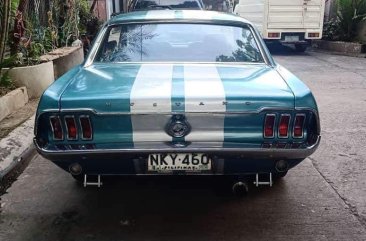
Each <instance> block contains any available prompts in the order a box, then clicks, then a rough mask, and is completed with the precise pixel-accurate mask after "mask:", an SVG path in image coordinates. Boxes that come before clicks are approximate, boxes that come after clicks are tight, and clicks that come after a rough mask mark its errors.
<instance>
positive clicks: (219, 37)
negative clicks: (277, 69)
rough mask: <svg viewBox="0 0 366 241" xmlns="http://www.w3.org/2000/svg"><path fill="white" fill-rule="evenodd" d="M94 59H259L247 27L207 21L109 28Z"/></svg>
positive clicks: (151, 60) (167, 60) (217, 60)
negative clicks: (204, 22) (213, 23)
mask: <svg viewBox="0 0 366 241" xmlns="http://www.w3.org/2000/svg"><path fill="white" fill-rule="evenodd" d="M95 61H97V62H177V61H178V62H253V63H258V62H263V58H262V55H261V53H260V51H259V48H258V45H257V42H256V41H255V38H254V36H253V33H252V31H251V29H249V28H246V27H235V26H223V25H208V24H168V23H166V24H161V23H159V24H131V25H120V26H113V27H110V28H109V29H108V30H107V32H106V36H105V38H104V40H103V42H102V43H101V44H100V46H99V50H98V52H97V56H96V58H95Z"/></svg>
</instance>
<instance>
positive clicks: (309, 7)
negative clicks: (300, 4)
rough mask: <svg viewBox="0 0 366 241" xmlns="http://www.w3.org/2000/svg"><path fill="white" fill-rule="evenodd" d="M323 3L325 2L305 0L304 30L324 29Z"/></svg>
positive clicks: (321, 0) (322, 0)
mask: <svg viewBox="0 0 366 241" xmlns="http://www.w3.org/2000/svg"><path fill="white" fill-rule="evenodd" d="M323 2H324V0H308V1H306V0H304V28H322V24H323V21H322V17H323V14H322V13H323V11H324V7H323V4H324V3H323ZM305 3H306V4H305Z"/></svg>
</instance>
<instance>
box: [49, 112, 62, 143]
mask: <svg viewBox="0 0 366 241" xmlns="http://www.w3.org/2000/svg"><path fill="white" fill-rule="evenodd" d="M52 119H57V121H58V123H59V125H60V128H61V138H58V137H56V135H55V129H54V128H53V124H52ZM49 122H50V126H51V131H52V137H53V140H55V141H63V140H64V130H63V127H62V122H61V118H60V117H59V116H57V115H52V116H50V117H49Z"/></svg>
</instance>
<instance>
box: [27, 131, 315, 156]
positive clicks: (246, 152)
mask: <svg viewBox="0 0 366 241" xmlns="http://www.w3.org/2000/svg"><path fill="white" fill-rule="evenodd" d="M320 139H321V136H318V138H317V140H316V142H315V143H314V144H313V145H312V146H309V147H307V148H301V149H280V148H224V147H220V148H218V147H212V148H210V147H206V148H201V147H200V148H195V147H181V148H173V147H170V148H168V147H162V148H131V149H87V150H47V149H44V148H41V147H39V145H38V144H37V141H36V139H34V144H35V146H36V149H37V151H38V153H39V154H41V155H42V156H43V157H45V158H47V159H50V160H55V159H57V160H62V159H63V158H65V159H71V158H74V159H75V160H76V159H79V158H83V159H89V158H98V157H99V158H103V157H104V158H108V157H110V156H119V155H121V156H123V155H142V154H149V153H172V152H174V153H176V152H178V153H206V154H212V155H218V156H223V157H224V156H234V155H235V156H241V157H242V158H243V159H249V158H252V159H305V158H306V157H308V156H310V155H311V154H313V153H314V152H315V150H316V149H317V148H318V146H319V143H320Z"/></svg>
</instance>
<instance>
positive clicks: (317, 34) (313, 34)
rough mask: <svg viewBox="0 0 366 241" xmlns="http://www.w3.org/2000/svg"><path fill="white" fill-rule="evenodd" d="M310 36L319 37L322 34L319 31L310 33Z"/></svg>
mask: <svg viewBox="0 0 366 241" xmlns="http://www.w3.org/2000/svg"><path fill="white" fill-rule="evenodd" d="M308 36H309V38H319V36H320V34H319V33H309V34H308Z"/></svg>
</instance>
